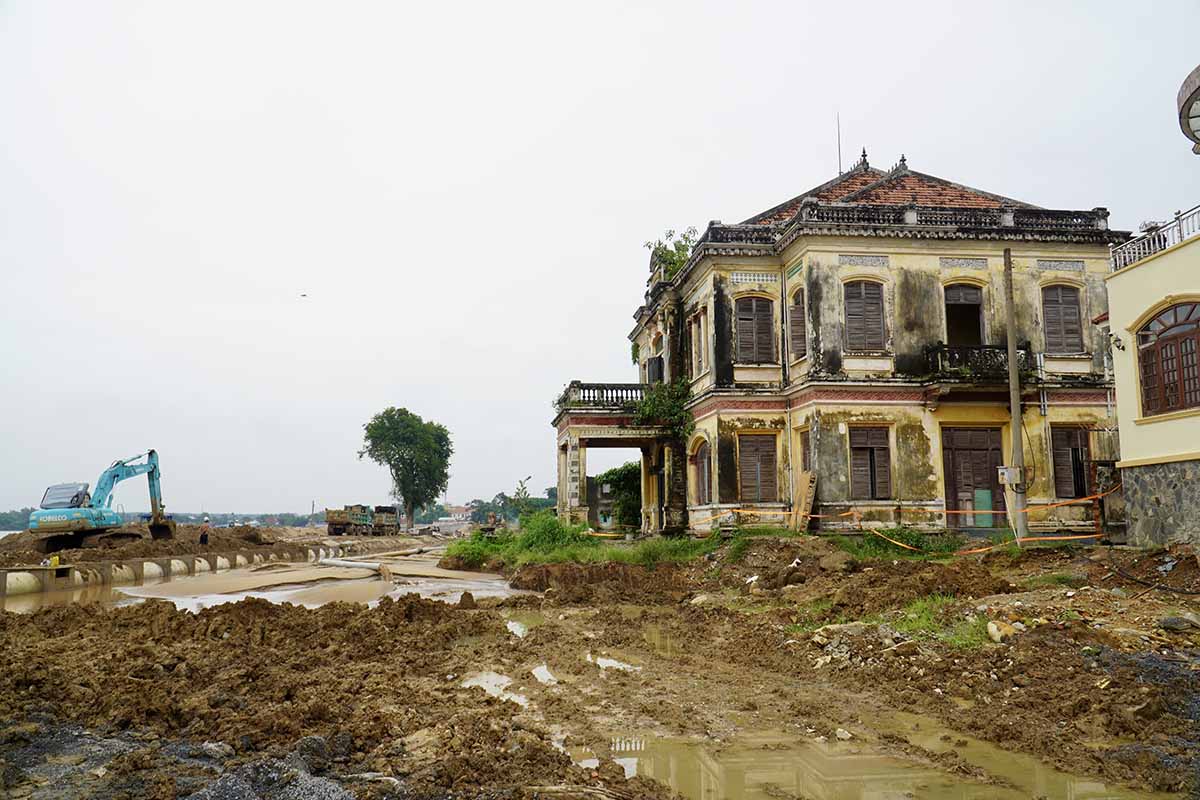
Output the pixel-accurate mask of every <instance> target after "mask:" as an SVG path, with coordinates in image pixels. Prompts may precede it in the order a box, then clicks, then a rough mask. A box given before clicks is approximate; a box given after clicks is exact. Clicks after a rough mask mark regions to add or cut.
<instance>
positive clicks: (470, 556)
mask: <svg viewBox="0 0 1200 800" xmlns="http://www.w3.org/2000/svg"><path fill="white" fill-rule="evenodd" d="M586 531H587V526H586V525H567V524H565V523H563V522H562V520H560V519H558V517H557V516H555V514H554V512H553V511H540V512H538V513H536V514H528V515H526V516H524V517H522V518H521V529H520V530H519V531H517V532H515V533H512V532H504V533H497V534H494V535H492V536H486V535H484V534H483V533H482V532H480V531H475V532H474V533H472V534H471V536H470V537H468V538H466V539H459V540H458V541H456V542H453V543H451V545H450V546H449V547H448V548H446V555H447V556H448V557H451V558H458V559H460V560H461V561H462V563H463V564H464V566H467V567H475V568H478V567H481V566H483V565H484V564H487V563H488V562H490V561H493V560H498V561H501V562H503V563H504V565H505V566H508V567H510V568H517V567H522V566H525V565H526V564H562V563H568V562H570V563H576V564H602V563H609V562H618V563H623V564H640V565H642V566H644V567H649V568H653V567H655V566H657V565H659V564H671V563H682V562H685V561H691V560H692V559H694V558H698V557H700V556H702V555H704V554H705V553H708V552H711V551H712V550H715V549H716V547H717V545H718V544H719V540H718V539H717V538H716V537H710V538H707V539H691V538H681V539H661V538H658V539H648V540H646V541H643V542H638V543H637V544H634V545H623V544H610V543H608V542H604V541H601V540H600V539H597V538H596V537H594V536H589V535H588V534H587V532H586Z"/></svg>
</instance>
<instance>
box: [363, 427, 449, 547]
mask: <svg viewBox="0 0 1200 800" xmlns="http://www.w3.org/2000/svg"><path fill="white" fill-rule="evenodd" d="M453 452H454V446H453V445H452V444H451V443H450V432H449V431H448V430H446V428H445V426H443V425H439V424H438V423H436V422H432V421H431V422H426V421H425V420H423V419H421V418H420V417H419V416H417V415H416V414H414V413H412V412H411V411H409V410H408V409H404V408H386V409H384V410H383V411H381V412H379V413H378V414H376V415H375V416H373V417H371V421H370V422H368V423H367V424H366V425H364V426H363V449H362V450H359V451H358V457H359V458H364V457H366V458H370V459H371V460H372V461H374V462H375V463H376V464H379V465H381V466H384V467H387V468H388V471H389V472H390V473H391V476H392V496H393V497H395V498H396V499H397V500H398V501H400V502H401V503H402V504H403V505H404V512H405V517H406V519H407V520H408V525H409V527H410V528H411V527H412V521H413V518H414V514H413V512H414V509H417V508H424V507H425V506H428V505H431V504H432V503H433V502H434V501H435V500H437V498H438V495H440V494H441V493H442V492H444V491H445V490H446V483H447V482H448V481H449V479H450V456H451V454H452V453H453Z"/></svg>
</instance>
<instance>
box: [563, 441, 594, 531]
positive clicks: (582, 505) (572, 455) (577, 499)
mask: <svg viewBox="0 0 1200 800" xmlns="http://www.w3.org/2000/svg"><path fill="white" fill-rule="evenodd" d="M566 461H567V465H566V466H567V508H566V514H565V517H566V519H567V521H568V522H572V523H579V522H587V519H588V508H587V448H586V447H585V446H584V444H583V442H582V441H581V440H580V439H579V437H577V436H569V437H568V438H567V458H566Z"/></svg>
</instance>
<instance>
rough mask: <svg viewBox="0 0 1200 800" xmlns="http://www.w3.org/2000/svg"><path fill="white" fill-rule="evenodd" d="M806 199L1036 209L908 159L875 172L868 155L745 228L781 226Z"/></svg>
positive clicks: (898, 204) (853, 202)
mask: <svg viewBox="0 0 1200 800" xmlns="http://www.w3.org/2000/svg"><path fill="white" fill-rule="evenodd" d="M807 198H815V199H817V200H820V201H822V202H825V203H851V204H860V205H872V206H881V205H882V206H906V205H910V204H911V205H918V206H945V207H951V208H999V207H1000V206H1012V207H1015V208H1035V207H1036V206H1031V205H1029V204H1028V203H1022V202H1021V201H1019V200H1012V199H1010V198H1007V197H1001V196H1000V195H996V194H991V193H990V192H984V191H981V190H979V189H972V188H971V187H970V186H963V185H961V184H957V183H953V182H952V181H948V180H945V179H944V178H938V177H935V176H933V175H926V174H925V173H923V172H914V171H912V170H910V169H909V168H908V164H907V163H906V161H905V159H904V158H903V157H901V159H900V163H899V164H897V165H896V166H895V167H893V168H892V169H890V170H887V171H884V170H879V169H875V168H874V167H872V166H870V165H869V164H868V163H867V159H866V152H865V151H864V152H863V157H862V159H860V160H859V162H858V163H857V164H855V165H854V167H853V168H852V169H850V170H849V171H847V172H843V173H842V174H841V175H838V176H837V177H836V178H834V179H833V180H831V181H828V182H826V183H823V184H821V185H820V186H816V187H814V188H812V189H809V190H808V191H807V192H805V193H804V194H801V195H798V196H796V197H793V198H792V199H791V200H788V201H787V202H785V203H781V204H780V205H777V206H775V207H774V208H771V209H768V210H767V211H764V212H762V213H761V214H758V215H756V216H753V217H751V218H750V219H748V220H746V221H745V222H744V223H742V224H743V225H778V224H782V223H786V222H788V221H789V220H790V219H792V217H794V216H795V215H796V212H797V211H799V210H800V205H801V203H803V202H804V200H805V199H807Z"/></svg>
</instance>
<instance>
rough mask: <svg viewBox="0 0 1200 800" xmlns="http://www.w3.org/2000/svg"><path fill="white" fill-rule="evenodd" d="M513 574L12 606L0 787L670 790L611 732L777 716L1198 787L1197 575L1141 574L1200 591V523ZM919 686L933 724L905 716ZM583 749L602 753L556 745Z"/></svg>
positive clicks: (4, 654) (1185, 790) (821, 545)
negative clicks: (119, 602)
mask: <svg viewBox="0 0 1200 800" xmlns="http://www.w3.org/2000/svg"><path fill="white" fill-rule="evenodd" d="M1110 559H1111V560H1110ZM1123 573H1124V574H1123ZM1126 575H1128V576H1131V577H1126ZM511 577H512V582H513V585H514V586H517V587H520V588H526V589H531V590H536V591H538V592H539V593H540V594H537V595H523V596H519V597H512V598H507V599H489V600H483V601H479V602H478V603H476V602H473V601H470V600H465V601H464V602H463V603H462V604H461V605H448V604H446V603H442V602H437V601H431V600H422V599H419V598H416V597H411V596H410V597H406V598H403V599H401V600H399V601H392V600H390V599H385V600H383V601H382V602H380V604H379V605H378V606H377V607H375V608H370V609H368V608H364V607H361V606H352V605H349V604H337V603H335V604H331V605H327V606H324V607H321V608H318V609H312V610H307V609H303V608H299V607H295V606H288V605H272V604H270V603H267V602H265V601H261V600H246V601H242V602H240V603H237V604H231V605H224V606H218V607H214V608H209V609H205V610H203V611H201V612H199V613H197V614H190V613H186V612H182V611H177V610H175V608H174V607H173V606H172V605H170V604H167V603H161V602H148V603H145V604H142V605H139V606H133V607H126V608H118V609H109V610H104V609H98V608H89V607H81V606H73V607H66V608H58V609H49V610H45V611H41V612H38V613H36V614H33V615H28V616H19V615H13V614H0V759H3V764H0V789H4V790H5V791H7V792H8V793H9V796H13V797H102V798H124V797H129V798H133V797H161V798H170V797H186V796H190V795H193V794H194V793H199V794H197V795H196V796H198V797H201V798H238V799H239V800H240V799H242V798H255V797H351V796H353V797H360V798H384V797H430V798H432V797H450V796H454V797H523V796H533V795H535V794H536V795H539V796H545V797H606V798H611V797H668V796H670V790H668V789H667V788H666V787H665V786H663V785H662V784H657V783H654V782H652V781H649V780H646V779H644V778H635V779H634V780H632V781H627V780H626V779H625V778H624V773H623V770H622V769H621V767H619V766H618V765H617V764H616V763H615V762H614V761H612V760H611V759H612V757H614V756H616V755H618V754H617V753H614V752H613V751H612V746H613V742H614V734H616V733H619V732H631V733H632V732H636V734H637V735H639V736H643V737H647V736H648V737H675V736H683V737H692V738H694V739H696V740H697V741H703V742H711V743H722V742H728V741H732V740H736V739H737V738H738V737H740V736H743V735H744V734H746V733H747V732H750V731H764V730H775V731H785V732H788V735H789V736H792V737H794V738H798V739H805V740H811V741H814V742H828V743H832V744H831V745H830V746H834V747H838V746H845V747H859V746H862V747H870V748H872V749H874V750H877V751H880V752H883V753H891V754H894V755H897V756H900V757H903V758H904V759H906V760H908V761H910V762H913V763H919V764H924V765H925V766H927V767H929V768H930V769H932V770H935V771H939V772H942V773H948V774H953V775H956V776H958V777H959V778H960V779H962V780H966V781H970V782H971V783H972V784H979V785H982V786H984V787H985V792H986V787H988V786H992V787H995V790H996V792H1000V791H1001V790H1007V791H1010V792H1011V791H1012V790H1013V787H1014V780H1015V777H1016V776H1014V775H1011V774H1006V771H1005V770H1004V769H1003V768H1000V767H995V768H991V769H989V768H986V767H981V766H979V765H978V764H977V763H968V762H967V760H965V759H964V758H962V757H960V756H959V751H963V750H964V746H965V744H966V739H965V738H963V739H962V740H961V742H960V740H959V737H960V736H961V737H971V738H973V739H977V740H982V741H983V742H990V743H994V744H995V745H998V746H999V747H1001V748H1004V749H1005V750H1008V751H1011V752H1012V753H1014V754H1028V755H1031V756H1034V757H1036V758H1037V759H1040V760H1041V761H1044V762H1046V763H1048V764H1050V765H1052V766H1054V767H1056V768H1058V769H1060V770H1063V771H1066V772H1069V773H1072V774H1075V775H1080V776H1089V777H1093V778H1096V779H1099V780H1103V781H1105V782H1107V783H1109V784H1110V785H1113V786H1117V787H1126V788H1129V789H1134V790H1139V791H1147V792H1149V791H1152V790H1153V791H1161V792H1170V793H1174V794H1177V795H1180V796H1187V795H1189V794H1194V793H1195V791H1196V789H1197V786H1200V781H1198V769H1200V618H1197V617H1195V616H1194V614H1195V613H1196V612H1197V610H1198V609H1200V603H1197V599H1198V598H1197V597H1196V596H1194V595H1177V594H1170V593H1167V592H1164V591H1161V590H1157V589H1151V588H1149V587H1147V586H1146V583H1151V584H1154V583H1159V584H1168V585H1170V586H1172V587H1174V588H1179V589H1184V590H1190V591H1198V590H1200V563H1197V562H1196V557H1195V555H1194V554H1192V553H1191V552H1188V551H1183V550H1175V551H1171V552H1168V551H1161V552H1156V553H1134V552H1131V551H1116V552H1114V553H1112V554H1110V553H1109V552H1108V551H1106V550H1103V549H1097V550H1089V549H1065V548H1064V549H1054V550H1036V551H1030V552H1026V553H1023V554H1021V555H1020V556H1016V557H1013V556H1011V555H1010V554H1007V553H1001V554H995V555H990V556H987V557H971V558H966V559H958V560H955V561H953V562H951V563H946V564H942V563H927V562H919V561H904V560H895V561H893V560H874V561H867V562H856V561H854V560H853V559H852V558H849V557H848V556H847V554H845V553H842V552H841V551H838V550H835V549H834V548H833V547H832V546H831V545H830V544H828V543H827V542H826V541H824V540H820V539H816V538H803V539H767V538H763V539H754V540H750V544H749V546H748V547H746V548H745V549H744V551H743V552H741V553H737V554H736V555H735V553H734V552H732V548H729V547H727V548H723V549H722V550H720V551H718V552H717V553H714V554H713V555H712V557H711V558H710V559H707V560H700V561H698V562H696V563H695V564H692V565H688V566H685V567H666V566H660V567H658V568H656V569H654V570H647V569H645V568H643V567H638V566H630V565H587V566H579V565H570V564H555V565H546V566H533V567H526V568H524V569H522V570H521V571H519V572H518V573H517V574H515V575H513V576H511ZM1134 579H1140V580H1141V581H1144V582H1138V580H1134ZM935 594H936V595H943V596H949V597H951V598H952V599H951V600H949V601H944V602H942V603H941V604H940V605H939V606H938V608H939V612H938V613H939V614H940V615H941V617H942V619H941V622H943V623H944V625H945V628H946V629H947V630H950V629H955V630H957V629H958V626H963V625H965V626H968V627H970V626H978V625H981V624H983V623H985V622H989V621H990V622H994V623H996V624H997V625H998V626H1001V627H998V628H997V630H998V631H1001V632H1002V633H1003V634H1004V637H1003V638H1004V641H1002V642H1001V643H994V642H992V641H991V640H990V639H987V640H986V641H985V642H983V643H980V642H977V641H973V642H967V643H964V642H960V641H956V640H951V639H949V638H947V637H943V636H941V635H939V634H930V633H928V632H921V631H913V630H910V629H909V627H910V626H906V624H905V623H906V614H907V613H908V612H906V610H905V609H910V610H911V609H912V608H913V605H912V604H913V603H914V601H918V600H920V599H921V598H926V597H928V596H930V595H935ZM1192 620H1196V622H1193V621H1192ZM512 623H519V624H517V625H516V626H515V627H514V625H513V624H512ZM853 623H860V624H853ZM831 624H832V625H835V626H837V627H824V626H828V625H831ZM1001 629H1002V630H1001ZM1021 629H1024V630H1021ZM906 630H907V631H908V632H905V631H906ZM517 634H523V635H517ZM609 659H611V660H609ZM535 669H538V670H539V672H538V673H537V674H535V672H534V670H535ZM479 673H495V674H496V675H495V676H487V675H484V676H482V677H480V676H479ZM536 675H540V676H541V677H540V678H539V677H537V676H536ZM496 676H505V678H504V679H499V682H498V683H497V682H496V681H494V680H493V678H496ZM505 679H511V683H505V682H504V681H505ZM543 681H545V682H543ZM464 682H466V683H469V684H470V683H476V684H485V685H486V684H489V682H491V685H492V686H493V694H495V695H497V696H491V695H489V694H487V693H485V690H484V689H483V688H479V686H464V685H463V684H464ZM905 714H917V715H920V717H919V719H920V720H922V723H921V724H923V725H925V727H926V728H927V729H930V728H933V729H936V730H937V731H939V732H941V731H944V732H943V733H942V736H941V739H942V741H943V742H944V746H940V745H939V746H938V747H932V746H930V745H929V743H928V742H926V743H925V744H921V743H919V742H918V741H917V740H916V739H914V737H913V736H912V735H911V725H909V726H908V727H906V724H907V723H906V722H905V720H906V719H908V718H907V717H904V716H903V715H905ZM580 748H586V749H587V750H588V751H589V752H591V753H594V754H595V755H596V756H597V758H598V766H589V767H588V768H583V767H580V766H576V765H575V764H573V763H572V758H571V757H570V756H568V755H567V754H566V753H565V752H564V749H565V750H570V751H572V752H575V751H577V750H579V749H580ZM1015 757H1016V756H1014V758H1015ZM1016 785H1020V784H1016ZM1043 794H1045V793H1044V792H1043ZM778 796H780V797H784V796H787V797H796V796H802V795H798V794H796V793H795V792H790V793H784V794H780V795H778ZM918 796H919V795H918ZM964 796H965V795H964ZM972 796H987V794H986V793H985V794H983V795H972ZM1030 796H1036V795H1030ZM1047 796H1055V795H1047ZM1089 796H1090V795H1089ZM1097 796H1098V795H1097ZM1104 796H1110V795H1104Z"/></svg>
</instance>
